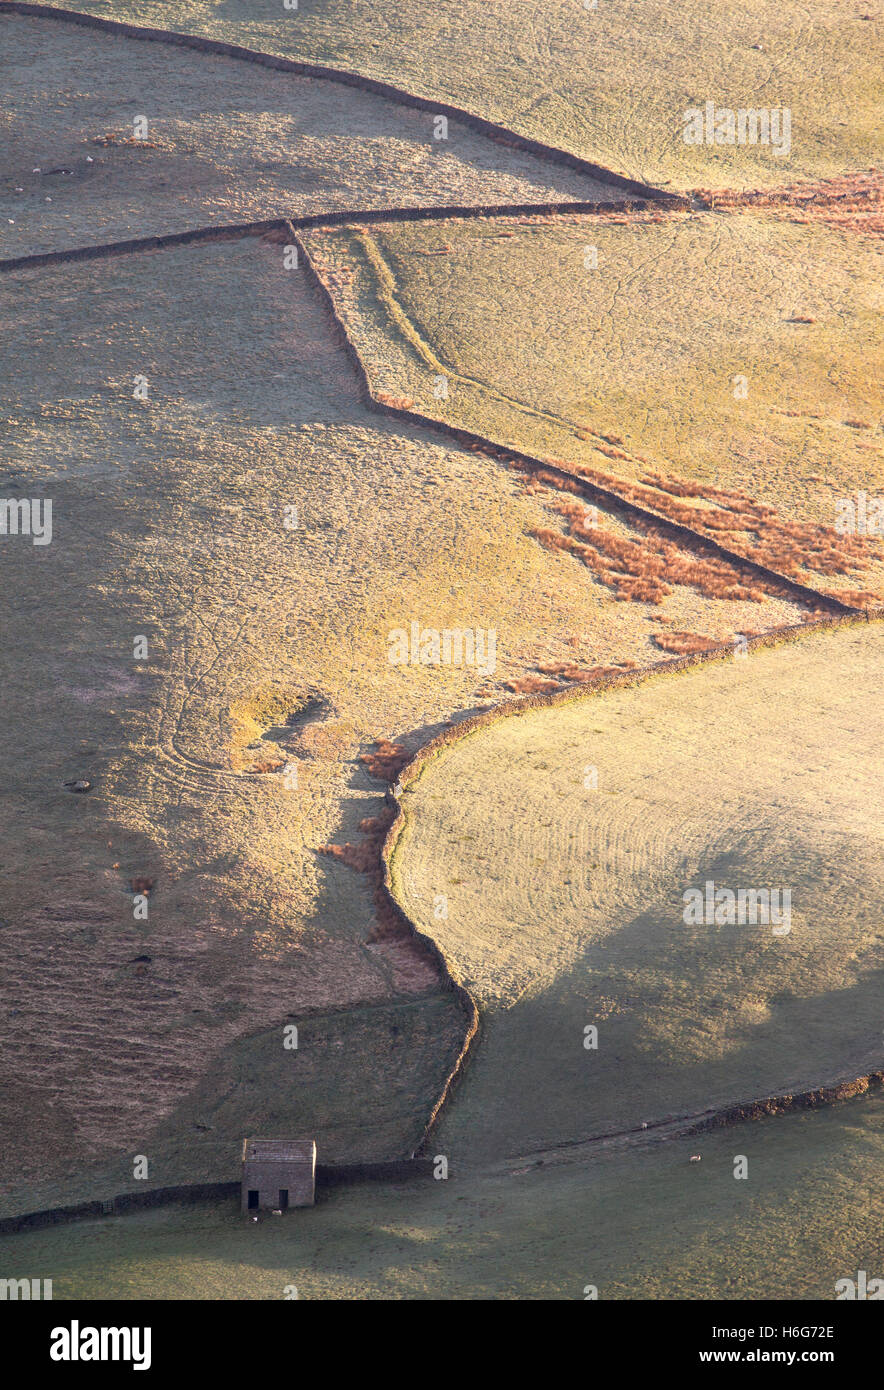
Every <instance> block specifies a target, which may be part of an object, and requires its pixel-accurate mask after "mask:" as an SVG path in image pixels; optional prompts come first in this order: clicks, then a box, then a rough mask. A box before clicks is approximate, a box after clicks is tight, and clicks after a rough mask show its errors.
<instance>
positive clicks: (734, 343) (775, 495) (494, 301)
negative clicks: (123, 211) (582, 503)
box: [307, 210, 884, 595]
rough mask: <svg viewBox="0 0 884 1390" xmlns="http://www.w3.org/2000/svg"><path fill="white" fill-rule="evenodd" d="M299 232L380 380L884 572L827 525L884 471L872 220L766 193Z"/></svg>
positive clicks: (803, 575) (833, 584)
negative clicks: (847, 219) (735, 200)
mask: <svg viewBox="0 0 884 1390" xmlns="http://www.w3.org/2000/svg"><path fill="white" fill-rule="evenodd" d="M307 240H308V245H309V246H310V247H312V248H313V251H314V254H315V255H316V257H317V258H318V259H319V260H320V262H321V263H322V264H325V265H327V266H328V267H329V277H330V278H329V284H330V289H331V292H332V293H333V294H334V296H335V298H336V301H337V302H338V303H339V305H340V310H341V312H342V314H343V315H344V317H345V320H346V322H347V325H348V330H349V331H350V332H351V333H352V335H353V338H354V341H356V342H357V343H358V346H359V350H360V352H361V354H362V356H363V360H364V361H365V362H366V365H367V368H368V370H369V373H370V375H371V378H372V381H373V383H374V385H375V389H376V390H377V391H378V392H380V393H384V394H385V395H386V396H389V397H390V398H395V399H402V398H405V399H411V400H413V401H414V402H415V407H416V408H417V409H419V410H421V411H423V412H424V413H426V414H428V415H431V416H432V417H433V418H437V419H445V420H448V421H450V422H452V423H455V424H459V425H464V426H466V427H467V428H469V429H473V430H475V431H477V432H479V433H483V434H485V435H489V436H490V437H491V438H493V439H495V440H497V441H499V442H502V443H505V444H510V445H514V446H516V447H520V448H522V449H524V450H526V451H528V452H530V453H535V454H539V455H540V456H541V457H543V458H549V459H562V460H564V461H565V462H566V463H567V464H568V466H569V467H572V468H573V467H578V468H583V469H586V470H589V474H590V476H591V477H594V478H597V479H598V480H599V481H602V482H604V483H605V484H606V485H608V486H610V487H613V488H615V489H616V490H618V491H620V492H621V493H624V494H625V495H626V496H632V497H634V498H635V499H636V500H638V501H640V502H641V503H642V504H643V505H645V506H648V507H650V508H651V509H653V510H656V511H659V512H663V513H665V514H667V515H670V516H673V517H675V518H676V519H678V520H683V521H686V522H687V524H688V525H690V526H691V527H692V528H693V529H695V530H697V531H701V532H704V533H705V534H708V535H710V536H712V537H713V538H714V539H717V540H723V541H724V543H725V544H726V545H728V546H730V547H732V548H734V549H737V550H740V551H742V552H743V553H744V554H747V555H750V556H754V557H756V558H759V559H761V560H762V561H763V562H765V563H767V564H769V565H770V566H771V567H772V568H774V569H776V570H777V571H778V572H782V573H787V574H791V575H793V577H796V578H799V579H801V580H802V581H803V582H805V583H808V584H811V585H813V586H815V587H818V588H819V587H822V588H826V589H829V590H832V591H839V590H847V591H867V592H870V593H874V594H878V595H881V594H884V564H882V560H884V551H882V545H881V541H880V539H879V538H876V537H873V536H865V537H862V538H859V537H851V538H850V539H849V540H847V541H845V539H844V538H843V537H841V538H839V537H838V536H837V534H836V532H835V531H834V530H833V529H832V528H833V527H835V526H836V524H837V523H838V521H839V518H840V516H841V515H842V513H841V511H840V505H841V502H842V500H843V499H855V498H856V496H857V493H858V492H859V491H865V492H866V493H867V494H869V495H873V496H874V495H876V494H877V492H879V491H880V489H881V486H882V483H884V470H882V449H881V427H880V420H881V416H882V406H884V399H882V395H881V390H880V386H879V384H878V378H879V377H880V375H881V373H880V364H881V363H882V361H884V351H882V340H881V329H880V322H881V316H880V306H881V295H880V289H879V284H880V279H881V271H882V268H884V263H882V249H881V242H880V239H876V238H875V237H873V236H862V235H859V234H858V232H857V230H852V229H851V228H850V226H846V227H845V226H834V225H828V224H827V223H825V222H824V221H822V220H819V219H818V220H812V221H805V222H799V221H795V220H789V219H787V217H786V215H785V214H782V215H780V214H777V213H774V212H771V211H770V210H766V211H745V212H726V213H722V214H717V213H715V212H711V211H706V212H702V213H693V214H692V213H669V214H662V213H659V212H654V213H636V214H623V215H619V216H612V215H601V216H584V217H580V216H573V217H562V218H560V219H556V220H550V219H530V220H529V219H526V220H518V221H514V222H512V223H511V222H509V221H507V222H506V223H503V222H488V221H483V222H466V221H460V222H457V221H450V222H446V223H444V224H441V225H433V226H426V225H422V226H417V225H411V226H406V225H399V226H393V227H381V228H370V229H369V228H355V229H351V228H344V229H335V230H331V231H323V232H311V233H310V234H309V237H308V239H307ZM593 258H594V259H593ZM587 259H588V260H589V264H587ZM723 285H726V286H727V295H726V297H725V299H724V301H723V299H722V286H723ZM502 286H505V287H506V293H505V294H502V293H501V287H502ZM442 377H444V378H445V382H446V387H445V389H446V390H447V395H445V396H440V394H439V388H438V385H437V383H438V381H439V380H440V378H442ZM771 509H772V510H771ZM713 513H714V514H713ZM821 527H822V528H828V529H827V530H824V531H820V530H818V529H817V528H821ZM821 540H822V545H821V544H820V542H821ZM829 541H831V542H833V543H834V544H835V547H836V549H838V550H840V551H841V557H840V559H837V560H836V563H835V565H834V566H833V565H832V563H831V561H832V553H831V547H830V546H829V544H828V542H829Z"/></svg>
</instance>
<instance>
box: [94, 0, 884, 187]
mask: <svg viewBox="0 0 884 1390" xmlns="http://www.w3.org/2000/svg"><path fill="white" fill-rule="evenodd" d="M77 8H78V9H83V10H88V11H89V12H90V13H92V14H97V15H100V16H102V17H104V18H112V19H126V20H128V21H130V22H131V23H134V24H142V25H155V26H157V27H162V28H170V29H179V30H182V31H184V32H187V33H198V34H206V35H208V36H209V37H212V38H216V39H224V40H227V41H228V42H233V43H239V44H243V45H245V46H247V47H251V48H258V49H263V50H265V51H268V52H272V53H282V54H284V55H287V56H291V57H298V58H306V59H310V60H312V61H316V62H323V63H330V64H333V65H337V66H340V67H345V68H349V69H351V70H355V71H358V72H363V73H365V74H367V75H368V76H372V77H378V78H381V79H383V80H385V81H388V82H393V83H396V84H400V85H403V86H405V87H406V88H409V89H411V90H412V91H415V92H418V93H420V94H421V95H424V96H427V97H430V98H436V99H438V100H442V101H450V102H452V103H454V104H456V105H460V106H462V107H467V108H469V109H470V110H476V111H478V112H479V114H481V115H483V116H486V117H488V118H490V119H492V120H496V121H499V122H502V123H503V124H506V125H509V126H511V127H513V128H515V129H517V130H520V131H522V132H524V133H526V134H528V135H530V136H533V137H534V138H536V139H541V140H545V141H548V142H549V143H551V144H554V145H560V146H565V147H567V148H569V149H572V150H574V151H575V152H576V153H579V154H581V155H583V156H584V157H586V158H588V159H591V160H594V161H596V162H597V163H599V164H602V165H604V166H605V167H607V168H611V169H614V170H616V171H618V172H620V173H624V174H628V175H629V176H630V177H632V178H639V179H643V180H646V181H650V182H651V183H655V184H663V183H667V184H671V185H672V186H673V187H677V188H696V187H698V186H702V187H710V186H714V187H723V186H728V187H743V188H748V187H756V186H767V187H769V186H772V185H776V184H779V183H783V182H788V181H791V180H794V179H801V178H816V177H820V176H822V177H826V176H829V175H831V174H840V173H842V172H844V170H845V169H857V168H865V167H866V166H868V165H869V164H871V163H872V162H873V161H874V160H876V159H878V158H879V157H880V155H879V147H878V144H877V141H876V138H875V130H876V125H877V121H876V106H877V101H878V95H877V94H878V93H879V92H880V74H881V47H880V44H881V37H880V36H881V29H880V23H878V24H876V22H875V21H876V20H878V21H880V19H881V15H882V9H881V4H880V0H822V3H819V4H817V5H815V6H813V8H812V9H808V7H807V6H805V5H803V4H801V3H800V0H783V3H782V4H778V5H777V6H776V7H771V6H770V5H769V4H766V3H765V0H748V3H747V0H718V3H716V4H715V5H714V6H712V5H708V4H705V3H703V0H681V3H680V4H679V5H678V7H677V8H676V7H673V6H672V5H671V4H670V3H668V0H618V3H617V4H614V3H611V0H598V6H597V8H595V9H592V10H590V9H587V7H586V6H584V5H583V4H581V3H580V0H526V3H523V4H519V5H513V4H511V3H509V0H455V3H449V4H445V5H440V6H433V5H412V4H410V3H408V0H300V4H299V6H298V9H297V11H288V12H286V11H284V10H283V9H282V7H281V5H279V4H278V3H277V0H223V3H222V2H221V0H184V3H173V0H151V3H150V4H147V5H144V4H134V3H131V0H83V2H82V3H78V5H77ZM706 101H714V102H715V103H716V105H717V106H719V107H724V108H731V109H733V110H739V109H741V108H758V107H773V108H783V107H787V108H789V109H790V110H791V112H792V140H791V150H790V152H789V153H788V155H786V156H784V155H782V154H779V155H778V154H776V153H775V151H774V148H773V146H771V145H761V144H756V145H735V146H728V145H712V146H707V145H705V144H704V145H700V146H696V145H687V144H685V143H684V140H683V130H684V112H685V111H686V110H688V109H690V108H695V107H702V106H703V105H704V103H705V102H706Z"/></svg>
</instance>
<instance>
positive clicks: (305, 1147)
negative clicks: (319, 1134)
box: [242, 1139, 316, 1168]
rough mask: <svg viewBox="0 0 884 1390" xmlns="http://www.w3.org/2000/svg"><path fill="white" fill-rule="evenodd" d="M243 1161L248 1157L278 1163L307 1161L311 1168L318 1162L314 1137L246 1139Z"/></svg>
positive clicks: (243, 1148) (244, 1141) (243, 1147)
mask: <svg viewBox="0 0 884 1390" xmlns="http://www.w3.org/2000/svg"><path fill="white" fill-rule="evenodd" d="M242 1158H243V1163H245V1162H246V1161H247V1160H248V1159H256V1160H264V1161H269V1162H277V1163H305V1164H308V1165H309V1166H310V1167H311V1168H312V1167H313V1165H314V1164H315V1162H316V1141H315V1140H314V1139H244V1140H243V1146H242Z"/></svg>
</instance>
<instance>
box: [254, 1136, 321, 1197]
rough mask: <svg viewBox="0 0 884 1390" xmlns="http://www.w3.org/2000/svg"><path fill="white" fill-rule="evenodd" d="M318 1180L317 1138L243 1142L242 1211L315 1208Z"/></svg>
mask: <svg viewBox="0 0 884 1390" xmlns="http://www.w3.org/2000/svg"><path fill="white" fill-rule="evenodd" d="M315 1183H316V1141H315V1140H313V1139H246V1140H245V1141H244V1142H243V1146H242V1209H243V1211H258V1210H267V1209H268V1208H269V1209H270V1210H271V1211H285V1210H286V1208H287V1207H312V1205H313V1194H314V1188H315Z"/></svg>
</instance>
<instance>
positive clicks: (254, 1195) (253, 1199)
mask: <svg viewBox="0 0 884 1390" xmlns="http://www.w3.org/2000/svg"><path fill="white" fill-rule="evenodd" d="M257 1206H258V1189H257V1188H255V1187H250V1188H249V1211H255V1209H256V1208H257Z"/></svg>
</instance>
